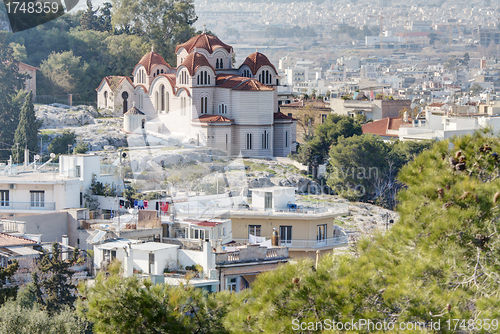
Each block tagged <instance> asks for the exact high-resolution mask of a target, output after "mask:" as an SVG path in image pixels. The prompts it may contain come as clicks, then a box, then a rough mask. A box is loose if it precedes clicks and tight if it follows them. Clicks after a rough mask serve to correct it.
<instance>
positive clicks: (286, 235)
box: [280, 226, 292, 245]
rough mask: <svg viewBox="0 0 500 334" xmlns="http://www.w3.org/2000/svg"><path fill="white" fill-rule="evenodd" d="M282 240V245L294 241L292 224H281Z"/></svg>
mask: <svg viewBox="0 0 500 334" xmlns="http://www.w3.org/2000/svg"><path fill="white" fill-rule="evenodd" d="M280 240H281V245H286V244H291V243H292V227H291V226H280Z"/></svg>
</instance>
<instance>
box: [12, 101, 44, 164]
mask: <svg viewBox="0 0 500 334" xmlns="http://www.w3.org/2000/svg"><path fill="white" fill-rule="evenodd" d="M39 128H40V123H39V122H38V121H37V119H36V115H35V106H34V105H33V93H32V92H31V91H30V92H29V93H28V96H26V100H25V102H24V105H23V108H22V109H21V115H20V116H19V124H18V125H17V129H16V132H15V134H14V145H13V146H12V157H13V159H14V161H19V162H20V161H22V160H23V157H24V150H25V148H27V149H28V150H30V151H31V152H37V151H38V129H39ZM17 144H19V145H17Z"/></svg>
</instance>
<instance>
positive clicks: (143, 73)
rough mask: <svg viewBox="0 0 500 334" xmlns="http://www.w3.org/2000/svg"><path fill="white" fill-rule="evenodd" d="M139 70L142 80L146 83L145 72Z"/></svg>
mask: <svg viewBox="0 0 500 334" xmlns="http://www.w3.org/2000/svg"><path fill="white" fill-rule="evenodd" d="M141 72H142V82H143V83H146V72H144V70H141Z"/></svg>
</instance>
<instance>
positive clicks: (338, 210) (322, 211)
mask: <svg viewBox="0 0 500 334" xmlns="http://www.w3.org/2000/svg"><path fill="white" fill-rule="evenodd" d="M347 212H349V206H348V205H347V204H342V205H337V206H334V207H329V208H304V207H299V208H297V209H283V210H272V209H269V210H259V209H248V208H244V207H243V208H236V209H231V213H233V214H239V213H245V214H248V215H269V216H271V215H276V216H290V215H293V216H308V215H329V214H346V213H347Z"/></svg>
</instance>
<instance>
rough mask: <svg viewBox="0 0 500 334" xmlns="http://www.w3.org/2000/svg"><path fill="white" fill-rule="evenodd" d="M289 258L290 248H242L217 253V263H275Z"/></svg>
mask: <svg viewBox="0 0 500 334" xmlns="http://www.w3.org/2000/svg"><path fill="white" fill-rule="evenodd" d="M287 258H288V248H286V247H273V248H267V249H261V248H259V249H254V248H246V247H243V248H240V249H238V250H235V251H231V252H222V253H217V254H216V258H215V263H231V262H249V261H273V260H280V259H287Z"/></svg>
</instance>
